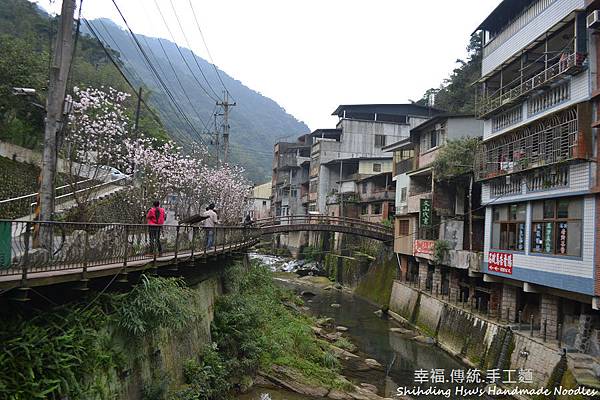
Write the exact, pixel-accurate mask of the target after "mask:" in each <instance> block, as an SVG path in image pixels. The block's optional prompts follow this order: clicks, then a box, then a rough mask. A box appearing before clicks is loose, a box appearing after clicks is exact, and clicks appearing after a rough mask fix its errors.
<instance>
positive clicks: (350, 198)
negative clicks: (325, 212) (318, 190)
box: [327, 193, 359, 204]
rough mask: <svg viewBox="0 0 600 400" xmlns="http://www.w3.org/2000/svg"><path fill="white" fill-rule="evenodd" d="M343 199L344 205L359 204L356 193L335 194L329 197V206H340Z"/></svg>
mask: <svg viewBox="0 0 600 400" xmlns="http://www.w3.org/2000/svg"><path fill="white" fill-rule="evenodd" d="M342 198H343V199H344V203H357V202H358V200H359V198H358V195H357V194H356V193H333V194H331V195H329V196H327V204H338V203H340V200H341V199H342Z"/></svg>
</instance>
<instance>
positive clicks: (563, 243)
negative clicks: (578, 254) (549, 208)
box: [558, 222, 569, 254]
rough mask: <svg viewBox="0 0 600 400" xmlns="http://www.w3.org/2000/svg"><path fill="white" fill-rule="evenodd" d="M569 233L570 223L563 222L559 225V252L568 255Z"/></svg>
mask: <svg viewBox="0 0 600 400" xmlns="http://www.w3.org/2000/svg"><path fill="white" fill-rule="evenodd" d="M568 231H569V223H568V222H561V223H560V224H558V252H559V253H560V254H567V235H568V233H569V232H568Z"/></svg>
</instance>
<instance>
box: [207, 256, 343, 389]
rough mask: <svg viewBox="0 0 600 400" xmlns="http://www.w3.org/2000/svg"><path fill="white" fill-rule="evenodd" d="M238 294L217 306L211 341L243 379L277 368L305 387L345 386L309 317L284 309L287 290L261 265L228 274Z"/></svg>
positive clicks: (222, 299) (224, 297)
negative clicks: (296, 376)
mask: <svg viewBox="0 0 600 400" xmlns="http://www.w3.org/2000/svg"><path fill="white" fill-rule="evenodd" d="M231 276H232V277H233V279H234V280H236V281H237V283H235V284H232V285H231V286H232V287H237V288H238V290H237V291H235V292H233V293H230V294H228V295H225V296H223V297H221V298H220V299H219V300H218V302H217V304H216V306H215V320H214V323H213V338H214V340H215V341H216V343H217V346H218V348H219V352H220V354H221V355H222V357H223V358H224V359H227V360H231V361H230V363H231V364H230V368H231V369H232V371H236V372H238V373H241V374H243V375H252V374H255V373H256V372H257V371H258V369H262V370H264V371H269V370H270V368H271V366H273V365H279V366H284V367H287V368H289V369H290V370H292V371H295V372H296V373H298V374H299V375H300V376H302V377H303V379H304V380H305V383H309V384H314V385H320V386H325V387H335V388H340V389H341V388H344V387H345V385H347V384H345V383H344V381H343V380H341V379H340V378H339V372H340V368H339V363H338V362H337V360H335V361H333V360H332V358H331V357H332V354H331V352H330V345H329V344H328V343H327V342H325V341H323V340H321V339H318V338H317V337H315V335H314V333H313V332H312V329H311V326H313V325H314V324H315V321H314V319H313V318H310V317H308V316H306V315H303V314H301V313H299V312H296V311H294V310H293V309H292V308H289V307H286V306H285V305H284V304H283V303H285V302H290V301H293V298H295V297H297V296H294V295H293V294H292V293H291V292H289V291H287V290H284V289H281V288H279V287H277V286H276V285H275V284H274V282H273V279H272V275H271V273H270V272H269V271H268V270H267V269H266V268H265V267H263V266H255V267H254V268H253V269H252V270H251V271H250V272H246V273H244V272H242V271H239V270H238V271H237V272H234V273H233V274H231Z"/></svg>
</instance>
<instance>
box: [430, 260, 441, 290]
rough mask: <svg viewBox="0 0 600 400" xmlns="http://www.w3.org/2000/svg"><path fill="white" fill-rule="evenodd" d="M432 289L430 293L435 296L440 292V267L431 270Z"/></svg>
mask: <svg viewBox="0 0 600 400" xmlns="http://www.w3.org/2000/svg"><path fill="white" fill-rule="evenodd" d="M432 285H433V286H432V288H431V292H432V293H433V294H435V295H437V294H439V293H441V291H442V267H441V266H440V265H436V266H435V269H434V270H433V280H432Z"/></svg>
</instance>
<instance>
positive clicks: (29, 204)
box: [0, 178, 129, 218]
mask: <svg viewBox="0 0 600 400" xmlns="http://www.w3.org/2000/svg"><path fill="white" fill-rule="evenodd" d="M128 179H129V178H119V179H116V180H114V181H110V182H102V183H99V184H96V183H97V182H98V180H96V179H93V178H91V179H84V180H81V181H78V182H75V183H74V184H69V185H63V186H59V187H57V188H56V189H55V190H56V197H55V206H60V205H62V204H64V203H66V202H68V201H70V200H72V199H73V198H74V197H75V195H76V194H82V193H84V192H92V193H93V192H95V191H99V190H101V189H103V188H106V187H110V186H113V185H114V186H117V185H121V184H123V183H124V182H125V181H127V180H128ZM90 185H91V186H90ZM73 188H74V189H75V191H73V190H72V189H73ZM37 196H38V193H30V194H26V195H23V196H18V197H13V198H10V199H5V200H0V218H21V217H26V216H28V215H31V214H33V213H34V212H35V207H36V206H37Z"/></svg>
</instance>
